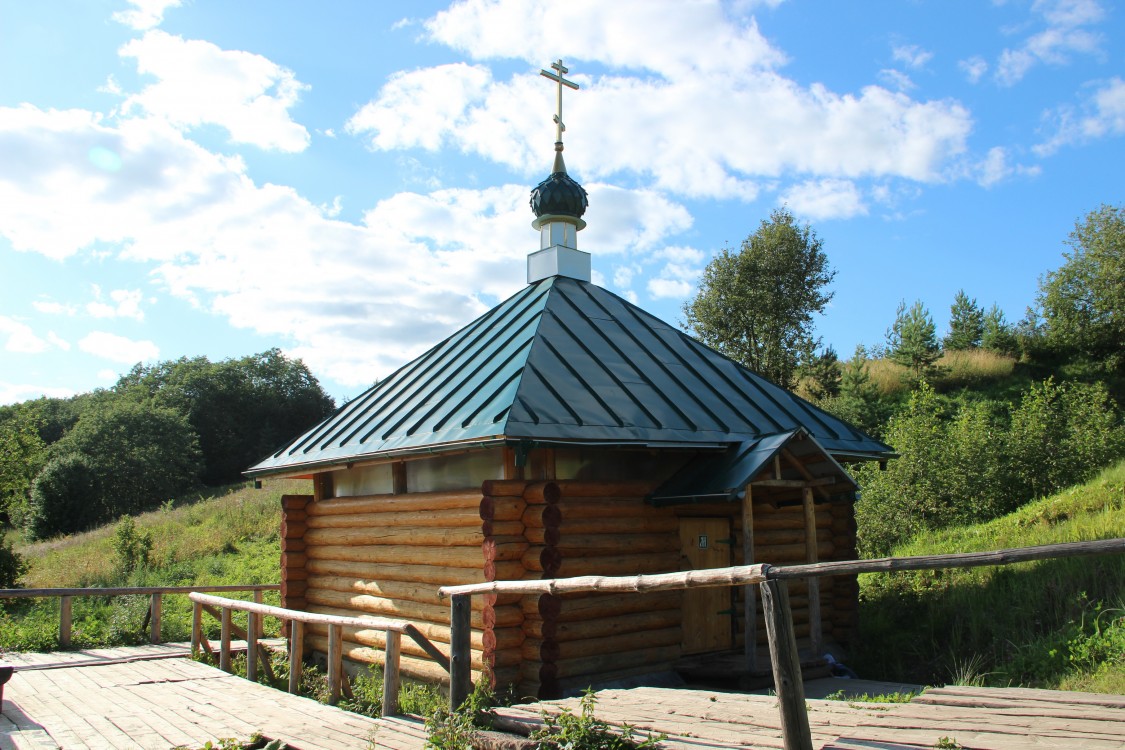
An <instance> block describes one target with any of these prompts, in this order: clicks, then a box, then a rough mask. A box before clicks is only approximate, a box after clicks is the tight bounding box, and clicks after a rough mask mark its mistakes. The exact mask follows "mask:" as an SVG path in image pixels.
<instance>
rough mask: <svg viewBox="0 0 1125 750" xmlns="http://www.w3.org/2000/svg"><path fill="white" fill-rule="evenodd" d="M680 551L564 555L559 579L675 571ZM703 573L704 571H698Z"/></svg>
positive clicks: (677, 566)
mask: <svg viewBox="0 0 1125 750" xmlns="http://www.w3.org/2000/svg"><path fill="white" fill-rule="evenodd" d="M680 562H681V555H680V553H679V551H678V550H677V551H676V552H666V553H649V554H635V555H605V556H588V557H578V556H575V555H571V556H569V557H568V556H566V555H563V558H562V562H561V563H560V564H559V569H558V572H557V573H556V574H555V575H556V577H558V578H571V577H574V576H626V575H639V574H644V573H656V572H665V571H675V570H677V569H678V568H679V567H680ZM697 572H702V571H697Z"/></svg>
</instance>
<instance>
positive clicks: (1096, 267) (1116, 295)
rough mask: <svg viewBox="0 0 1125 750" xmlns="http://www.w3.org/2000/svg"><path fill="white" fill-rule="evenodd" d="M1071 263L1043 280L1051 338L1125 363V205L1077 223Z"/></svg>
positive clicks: (1096, 358)
mask: <svg viewBox="0 0 1125 750" xmlns="http://www.w3.org/2000/svg"><path fill="white" fill-rule="evenodd" d="M1066 244H1067V245H1069V246H1070V248H1071V252H1069V253H1063V257H1065V258H1066V262H1065V263H1063V265H1062V266H1061V267H1060V268H1059V269H1058V270H1057V271H1051V272H1049V273H1047V275H1046V276H1045V277H1044V278H1043V279H1041V280H1040V283H1039V295H1038V298H1037V302H1038V304H1039V307H1040V308H1041V309H1042V311H1043V321H1044V325H1045V329H1046V337H1047V343H1048V344H1049V345H1050V346H1051V347H1052V348H1054V349H1056V350H1059V351H1062V352H1073V353H1075V354H1078V355H1080V356H1083V357H1085V358H1087V359H1089V360H1090V361H1093V362H1098V363H1102V364H1104V365H1105V367H1106V368H1107V369H1110V370H1121V369H1123V368H1125V346H1123V344H1122V342H1125V206H1109V205H1102V206H1101V207H1100V208H1098V209H1097V210H1094V211H1091V212H1090V213H1089V214H1087V215H1086V217H1085V219H1083V220H1082V221H1080V222H1078V223H1076V224H1075V228H1074V231H1073V232H1071V233H1070V236H1069V237H1068V239H1067V241H1066Z"/></svg>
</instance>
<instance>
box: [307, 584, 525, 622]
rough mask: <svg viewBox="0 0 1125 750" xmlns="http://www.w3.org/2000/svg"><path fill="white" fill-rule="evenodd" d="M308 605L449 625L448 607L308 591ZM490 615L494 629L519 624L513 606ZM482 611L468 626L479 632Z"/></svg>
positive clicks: (517, 611)
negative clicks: (471, 624)
mask: <svg viewBox="0 0 1125 750" xmlns="http://www.w3.org/2000/svg"><path fill="white" fill-rule="evenodd" d="M305 598H306V599H307V600H308V602H309V604H315V605H318V606H323V607H333V608H336V609H345V610H352V611H354V612H355V613H356V615H357V616H360V615H363V614H374V615H379V616H381V617H388V618H396V619H401V620H409V621H411V622H414V621H421V622H432V623H437V624H440V625H448V624H449V607H448V606H442V605H439V604H425V603H423V602H411V601H406V600H405V599H387V598H385V597H379V596H369V595H366V594H343V593H340V592H338V591H325V590H321V589H309V591H308V593H307V594H306V595H305ZM489 610H490V611H491V612H493V613H494V617H495V623H494V625H493V626H494V627H512V626H516V625H520V624H521V623H522V622H523V612H522V611H521V610H520V608H519V607H517V606H515V605H508V606H504V607H490V608H489ZM483 614H484V608H483V606H482V607H481V608H480V609H476V608H474V609H473V610H472V623H473V627H474V628H479V629H483V628H484V627H485V622H484V618H483Z"/></svg>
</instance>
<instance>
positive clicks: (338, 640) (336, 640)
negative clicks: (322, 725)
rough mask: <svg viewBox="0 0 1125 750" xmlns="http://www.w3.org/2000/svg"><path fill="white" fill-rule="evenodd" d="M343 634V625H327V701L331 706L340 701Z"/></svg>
mask: <svg viewBox="0 0 1125 750" xmlns="http://www.w3.org/2000/svg"><path fill="white" fill-rule="evenodd" d="M343 634H344V626H343V625H329V626H328V703H329V704H330V705H333V706H335V705H336V704H337V703H339V702H340V688H341V685H342V684H343V679H342V676H341V673H342V672H343V667H344V654H343V651H344V648H343Z"/></svg>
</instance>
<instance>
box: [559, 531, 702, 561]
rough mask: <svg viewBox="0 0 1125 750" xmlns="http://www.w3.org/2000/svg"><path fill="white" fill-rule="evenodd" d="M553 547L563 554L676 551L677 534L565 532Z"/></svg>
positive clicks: (678, 547) (678, 542) (677, 546)
mask: <svg viewBox="0 0 1125 750" xmlns="http://www.w3.org/2000/svg"><path fill="white" fill-rule="evenodd" d="M555 548H556V549H557V550H558V551H559V552H560V553H561V554H562V555H563V556H564V557H567V556H573V555H581V554H590V555H606V554H612V553H613V552H617V553H620V554H638V553H646V552H678V551H679V549H680V537H679V535H678V534H660V533H652V534H567V535H564V536H563V537H562V539H560V540H559V542H558V544H556V545H555Z"/></svg>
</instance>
